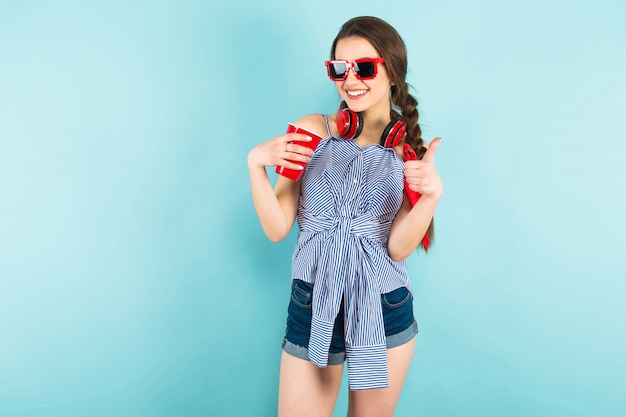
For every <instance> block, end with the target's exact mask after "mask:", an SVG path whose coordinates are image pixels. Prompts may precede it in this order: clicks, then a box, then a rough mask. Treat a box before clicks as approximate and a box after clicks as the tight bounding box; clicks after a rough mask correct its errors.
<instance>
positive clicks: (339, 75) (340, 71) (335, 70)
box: [328, 62, 348, 80]
mask: <svg viewBox="0 0 626 417" xmlns="http://www.w3.org/2000/svg"><path fill="white" fill-rule="evenodd" d="M347 70H348V66H347V65H346V63H345V62H330V63H329V64H328V73H329V74H330V78H332V79H333V80H343V79H344V78H345V76H346V71H347Z"/></svg>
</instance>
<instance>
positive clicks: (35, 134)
mask: <svg viewBox="0 0 626 417" xmlns="http://www.w3.org/2000/svg"><path fill="white" fill-rule="evenodd" d="M217 3H218V2H203V1H183V2H178V1H172V0H158V1H151V2H149V1H144V2H139V1H132V2H125V1H109V2H82V1H57V2H48V1H17V0H8V1H7V0H4V1H2V2H0V416H16V417H31V416H46V417H51V416H52V417H55V416H63V417H68V416H70V417H71V416H90V417H98V416H271V415H273V414H275V410H276V392H277V378H278V361H279V357H280V353H281V351H280V342H281V338H282V335H283V331H284V321H285V317H286V307H287V302H288V295H289V279H290V259H291V253H292V250H293V246H294V241H295V234H294V233H292V234H291V235H290V236H289V238H287V239H286V240H285V241H283V242H281V243H278V244H272V243H270V242H269V241H268V240H266V238H265V237H264V235H263V233H262V231H261V228H260V227H259V225H258V222H257V220H256V217H255V213H254V210H253V208H252V204H251V200H250V194H249V187H248V181H247V170H246V154H247V152H248V150H249V149H250V148H251V147H252V146H254V145H255V144H257V143H259V142H261V141H265V140H267V139H269V138H271V137H273V136H275V135H277V134H279V133H282V132H283V131H284V129H285V128H286V123H287V122H289V121H294V120H295V119H297V118H298V117H299V116H301V115H303V114H307V113H315V112H327V113H332V112H334V110H335V108H336V105H337V103H338V97H337V94H336V92H335V91H334V87H333V85H332V83H331V82H330V81H328V80H327V78H326V75H325V69H324V67H323V64H322V61H323V60H324V59H326V58H327V56H328V53H329V48H330V44H331V42H332V39H333V37H334V35H335V33H336V32H337V30H338V28H339V26H340V25H341V23H343V22H344V21H345V20H347V19H348V18H350V17H353V16H356V15H363V14H371V15H377V16H380V17H382V18H384V19H386V20H388V21H389V22H390V23H392V24H393V25H394V26H395V27H396V28H397V29H398V30H399V32H400V33H401V34H402V35H403V37H404V39H405V41H406V43H407V46H408V48H409V59H410V69H411V72H410V74H409V81H410V82H411V83H412V85H413V86H414V87H415V91H414V92H415V94H416V96H417V97H418V99H419V101H420V107H421V121H422V127H423V130H424V135H425V137H426V138H428V139H431V138H433V137H435V136H442V137H443V141H442V143H441V146H440V147H439V149H438V152H437V164H438V169H439V171H440V174H441V176H442V178H443V180H444V183H445V189H446V191H445V194H444V197H443V199H442V200H441V203H440V206H439V209H438V211H437V215H436V219H437V237H436V242H435V246H434V248H433V250H432V251H431V253H430V254H429V255H427V256H425V255H423V254H421V253H417V254H414V255H412V256H411V258H409V260H408V262H409V267H410V272H411V275H412V282H413V286H414V287H415V312H416V316H417V318H418V321H419V323H420V334H419V336H418V338H417V345H416V350H415V360H414V362H413V365H412V367H411V370H410V373H409V376H408V379H407V382H406V385H405V390H404V393H403V397H402V398H401V400H400V403H399V405H398V412H397V415H398V416H481V417H485V416H550V417H560V416H622V415H625V414H626V400H625V399H624V395H623V393H624V391H625V388H626V376H625V374H626V355H624V352H625V351H626V335H625V326H624V316H625V314H626V306H625V304H624V295H625V290H626V284H625V283H624V278H625V277H626V261H625V260H624V255H623V253H622V252H623V249H624V235H625V234H626V230H625V229H626V228H625V213H626V210H625V209H624V204H625V203H626V190H625V188H626V187H625V185H624V182H625V178H626V175H625V174H626V169H625V168H624V166H625V165H624V155H625V154H626V145H625V142H626V141H625V139H626V138H625V134H624V127H623V122H624V113H626V82H625V80H626V76H625V74H626V25H624V16H625V15H626V6H624V5H623V2H619V1H617V0H616V1H602V0H600V1H595V2H581V1H538V0H532V1H525V2H513V1H495V0H478V1H474V2H466V1H460V0H459V1H451V0H445V1H440V2H415V1H405V2H401V1H391V2H377V1H371V0H360V1H351V0H348V1H343V2H339V3H337V2H335V1H333V2H331V1H328V0H320V1H315V2H308V3H306V2H299V1H294V2H287V1H284V0H282V1H281V0H270V1H265V2H253V1H251V0H233V1H230V2H219V3H220V4H219V5H217ZM272 175H273V174H272ZM620 393H621V394H620ZM345 407H346V395H345V391H344V392H343V393H342V395H341V397H340V400H339V404H338V406H337V412H336V416H341V415H345Z"/></svg>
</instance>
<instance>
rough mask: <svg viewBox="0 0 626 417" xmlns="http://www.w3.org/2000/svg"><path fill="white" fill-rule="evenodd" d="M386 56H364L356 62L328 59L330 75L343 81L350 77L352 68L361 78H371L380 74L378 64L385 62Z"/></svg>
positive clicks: (333, 78)
mask: <svg viewBox="0 0 626 417" xmlns="http://www.w3.org/2000/svg"><path fill="white" fill-rule="evenodd" d="M384 63H385V59H384V58H363V59H357V60H355V61H354V62H348V61H326V62H325V64H326V68H327V69H328V77H329V78H330V79H331V80H333V81H343V80H345V79H346V78H348V71H350V68H352V70H353V71H354V75H356V78H358V79H359V80H371V79H373V78H376V74H378V64H384Z"/></svg>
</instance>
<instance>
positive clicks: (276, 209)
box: [248, 116, 319, 242]
mask: <svg viewBox="0 0 626 417" xmlns="http://www.w3.org/2000/svg"><path fill="white" fill-rule="evenodd" d="M318 117H319V116H318ZM296 124H297V125H299V126H301V127H303V128H305V129H307V130H310V131H312V132H317V131H319V126H316V123H315V122H314V119H313V117H312V116H305V117H303V118H302V119H300V120H298V122H296ZM308 140H310V138H308V136H306V135H303V134H300V133H286V134H282V135H279V136H276V137H275V138H273V139H271V140H269V141H267V142H265V143H261V144H259V145H257V146H255V147H254V148H253V149H252V150H251V151H250V152H249V153H248V170H249V172H250V188H251V191H252V201H253V203H254V208H255V210H256V213H257V216H258V218H259V221H260V222H261V226H262V227H263V231H264V232H265V235H266V236H267V237H268V238H269V239H270V240H271V241H272V242H278V241H280V240H282V239H284V238H285V237H286V236H287V235H288V234H289V232H290V231H291V228H292V227H293V223H294V222H295V219H296V213H297V209H298V198H299V196H300V181H292V180H290V179H287V178H285V177H283V176H280V175H279V176H278V180H277V181H276V186H275V188H274V189H272V184H271V183H270V180H269V176H268V175H267V171H266V167H268V166H276V165H280V166H284V167H285V168H288V169H300V168H301V166H300V165H298V164H295V163H293V162H290V160H291V161H303V162H306V161H307V160H308V159H309V158H310V157H311V155H313V151H312V150H310V149H309V148H307V147H305V146H301V145H298V144H295V143H291V142H293V141H308Z"/></svg>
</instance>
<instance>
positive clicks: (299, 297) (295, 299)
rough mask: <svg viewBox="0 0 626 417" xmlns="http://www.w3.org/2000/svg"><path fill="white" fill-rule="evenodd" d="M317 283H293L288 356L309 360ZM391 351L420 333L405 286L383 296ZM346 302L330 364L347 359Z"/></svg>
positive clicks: (332, 344) (335, 332)
mask: <svg viewBox="0 0 626 417" xmlns="http://www.w3.org/2000/svg"><path fill="white" fill-rule="evenodd" d="M312 299H313V284H309V283H308V282H304V281H301V280H299V279H294V280H293V281H292V284H291V300H290V301H289V307H288V309H287V311H288V315H287V331H286V333H285V338H284V340H283V349H284V350H285V352H287V353H288V354H290V355H292V356H295V357H297V358H300V359H305V360H309V350H308V347H309V338H310V337H311V320H312V316H313V313H312V309H311V305H312V303H313V300H312ZM380 302H381V305H382V309H383V321H384V325H385V336H386V339H387V348H388V349H389V348H393V347H396V346H400V345H403V344H405V343H407V342H408V341H410V340H411V339H413V337H415V335H416V334H417V322H416V321H415V318H414V317H413V296H412V295H411V293H410V292H409V290H408V289H407V288H405V287H401V288H398V289H395V290H393V291H391V292H389V293H386V294H382V295H381V296H380ZM343 322H344V310H343V303H341V308H340V310H339V313H338V314H337V318H336V319H335V326H334V328H333V335H332V339H331V342H330V350H329V354H328V364H329V365H339V364H341V363H343V361H344V360H345V359H346V346H345V342H344V329H343V327H344V326H343Z"/></svg>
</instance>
